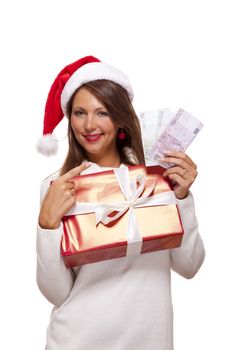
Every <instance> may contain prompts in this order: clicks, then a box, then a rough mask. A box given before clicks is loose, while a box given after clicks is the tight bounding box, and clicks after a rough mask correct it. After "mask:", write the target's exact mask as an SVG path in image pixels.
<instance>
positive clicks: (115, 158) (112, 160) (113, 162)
mask: <svg viewBox="0 0 233 350" xmlns="http://www.w3.org/2000/svg"><path fill="white" fill-rule="evenodd" d="M88 160H89V161H90V162H92V163H96V164H98V165H99V166H100V167H109V168H118V167H119V166H120V164H121V159H120V156H119V153H118V152H117V153H116V154H114V155H113V154H108V155H107V156H106V155H105V156H104V157H101V156H97V155H93V154H92V155H90V154H89V155H88Z"/></svg>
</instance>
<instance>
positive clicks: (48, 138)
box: [36, 134, 58, 157]
mask: <svg viewBox="0 0 233 350" xmlns="http://www.w3.org/2000/svg"><path fill="white" fill-rule="evenodd" d="M36 148H37V151H38V152H39V153H41V154H43V155H44V156H48V157H49V156H52V155H54V154H56V153H57V149H58V142H57V141H56V138H55V136H54V135H52V134H47V135H44V136H42V137H41V138H39V140H38V142H37V144H36Z"/></svg>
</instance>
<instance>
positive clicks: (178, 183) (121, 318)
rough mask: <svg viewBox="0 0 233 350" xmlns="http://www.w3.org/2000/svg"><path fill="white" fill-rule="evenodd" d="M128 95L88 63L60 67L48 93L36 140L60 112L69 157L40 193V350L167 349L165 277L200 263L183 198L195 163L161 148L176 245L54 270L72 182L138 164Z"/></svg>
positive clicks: (105, 68) (126, 87)
mask: <svg viewBox="0 0 233 350" xmlns="http://www.w3.org/2000/svg"><path fill="white" fill-rule="evenodd" d="M132 97H133V92H132V88H131V85H130V83H129V80H128V78H127V77H126V76H125V75H124V74H123V73H122V72H120V71H119V70H117V69H116V68H114V67H111V66H109V65H107V64H104V63H102V62H99V60H98V59H96V58H94V57H92V56H89V57H85V58H83V59H81V60H78V61H76V62H74V63H73V64H71V65H69V66H67V67H65V68H64V70H62V71H61V72H60V73H59V75H58V77H57V78H56V79H55V81H54V83H53V85H52V87H51V90H50V93H49V96H48V100H47V104H46V110H45V118H44V136H46V138H51V137H52V136H51V133H52V131H53V129H54V128H55V126H56V125H57V124H58V123H59V121H60V120H61V119H62V117H63V115H64V114H66V115H67V117H68V120H69V126H68V137H69V150H68V155H67V158H66V160H65V162H64V164H63V166H62V169H61V171H60V173H59V174H57V175H56V176H55V177H49V178H48V179H46V180H45V181H44V182H43V183H42V187H41V209H40V215H39V224H38V235H37V256H38V259H37V261H38V263H37V281H38V286H39V288H40V290H41V292H42V293H43V294H44V296H45V297H46V298H47V299H48V300H49V301H50V302H51V303H52V304H53V305H54V308H53V312H52V315H51V319H50V324H49V327H48V332H47V345H46V349H47V350H55V349H56V350H79V349H82V350H83V349H85V350H89V349H90V350H93V349H96V350H98V349H101V350H105V349H108V350H109V349H111V350H126V349H127V350H128V349H134V350H144V349H148V350H152V349H163V350H165V349H166V350H171V349H173V334H172V333H173V331H172V327H173V320H172V303H171V285H170V270H171V269H173V270H174V271H176V272H177V273H179V274H180V275H182V276H184V277H186V278H191V277H193V276H194V275H195V274H196V272H197V271H198V269H199V268H200V266H201V264H202V262H203V260H204V247H203V243H202V240H201V237H200V235H199V233H198V230H197V221H196V217H195V211H194V203H193V198H192V195H191V193H190V191H189V188H190V186H191V185H192V183H193V182H194V180H195V177H196V175H197V170H196V165H195V164H194V163H193V161H192V160H191V159H190V158H189V157H188V156H187V155H186V154H184V153H181V152H175V151H172V150H171V151H170V152H169V154H167V155H165V157H164V159H163V160H162V161H164V162H169V163H173V164H174V166H173V167H172V168H170V169H168V170H166V172H165V173H164V176H167V177H168V178H170V179H171V180H172V181H173V182H174V184H175V185H174V192H175V195H176V197H177V200H178V205H179V210H180V215H181V219H182V223H183V227H184V237H183V241H182V246H181V247H180V248H177V249H173V250H163V251H159V252H152V253H146V254H141V255H139V256H132V257H124V258H118V259H113V260H107V261H103V262H98V263H93V264H87V265H83V266H81V267H76V268H73V269H67V268H66V267H65V265H64V262H63V259H62V257H61V255H60V241H61V237H62V234H63V228H62V224H61V219H62V217H63V216H64V215H65V213H66V212H67V211H68V210H69V209H70V208H71V207H72V206H73V204H74V203H75V192H76V186H77V184H76V183H75V182H74V181H73V180H72V179H73V177H74V176H76V175H78V174H87V173H93V172H99V171H103V170H106V168H116V167H119V166H127V165H132V164H136V163H142V164H144V163H145V160H144V155H143V148H142V141H141V134H140V126H139V122H138V119H137V116H136V114H135V112H134V109H133V106H132V104H131V101H132ZM48 134H50V135H49V136H48ZM47 151H48V153H49V152H51V146H49V147H47ZM43 152H44V151H43ZM51 180H53V181H52V183H51ZM50 184H51V185H50Z"/></svg>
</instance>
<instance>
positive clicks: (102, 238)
mask: <svg viewBox="0 0 233 350" xmlns="http://www.w3.org/2000/svg"><path fill="white" fill-rule="evenodd" d="M164 171H165V169H164V168H162V167H160V166H150V167H144V166H143V165H136V166H129V175H130V180H132V179H135V178H136V176H138V175H143V176H145V179H146V183H145V188H148V186H150V185H151V183H152V182H153V181H154V180H156V186H155V188H154V189H153V191H152V193H151V194H150V196H153V195H158V194H160V193H165V192H169V191H171V184H170V183H169V181H167V180H166V179H164V177H163V172H164ZM75 181H77V184H78V189H77V194H76V196H77V203H82V202H90V203H96V202H98V203H102V202H104V203H109V204H110V203H111V202H119V201H125V197H124V195H123V193H122V191H121V188H120V186H119V183H118V181H117V179H116V176H115V174H114V171H113V170H109V171H104V172H100V173H93V174H88V175H82V176H77V177H76V178H75ZM142 195H143V193H142ZM133 210H134V214H135V217H136V221H137V225H138V228H139V231H140V234H141V236H142V246H141V253H148V252H153V251H157V250H162V249H172V248H176V247H179V246H180V245H181V241H182V236H183V228H182V223H181V220H180V216H179V211H178V207H177V205H176V204H169V205H155V206H149V207H140V208H134V209H133ZM62 221H63V227H64V234H63V237H62V241H61V253H62V255H63V257H64V261H65V264H66V266H67V267H74V266H79V265H84V264H88V263H94V262H98V261H103V260H108V259H114V258H120V257H124V256H126V255H127V246H128V241H127V237H126V233H127V228H128V211H126V213H125V214H123V215H122V216H121V217H120V218H119V219H117V220H115V221H113V222H111V223H109V224H107V225H105V224H103V223H102V222H100V223H98V225H96V219H95V213H93V212H92V213H88V214H77V215H68V216H64V217H63V220H62Z"/></svg>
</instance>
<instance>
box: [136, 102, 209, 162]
mask: <svg viewBox="0 0 233 350" xmlns="http://www.w3.org/2000/svg"><path fill="white" fill-rule="evenodd" d="M139 120H140V124H141V131H142V139H143V147H144V153H145V158H146V164H147V165H156V164H158V165H162V166H163V167H165V168H169V167H170V166H172V164H170V163H166V164H165V163H160V162H159V158H163V157H164V152H165V151H169V150H176V151H181V152H185V151H186V149H187V147H188V146H189V145H190V143H191V142H192V141H193V139H194V138H195V137H196V136H197V134H198V133H199V131H200V130H201V129H202V128H203V124H202V123H201V122H200V121H199V120H198V119H197V118H195V117H194V116H193V115H192V114H190V113H188V112H187V111H185V110H184V109H182V108H179V109H178V111H177V112H173V111H171V110H169V109H160V110H153V111H147V112H141V113H140V115H139Z"/></svg>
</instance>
